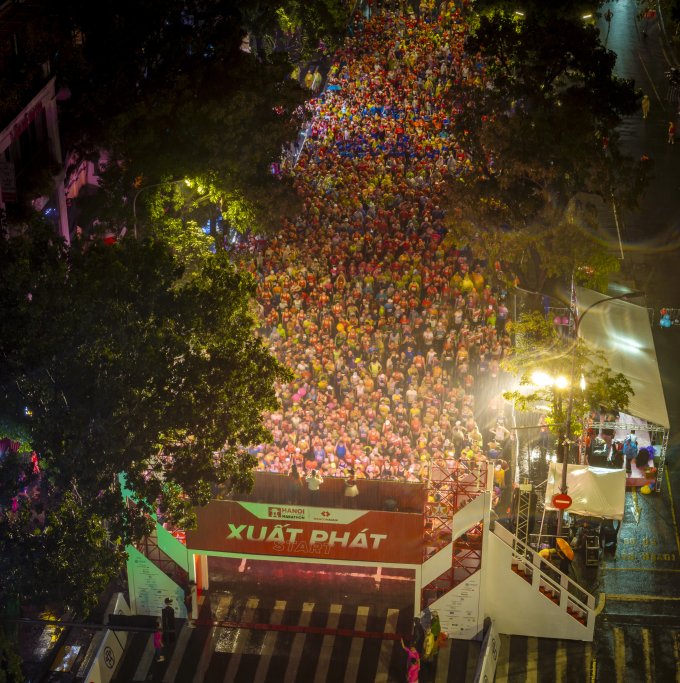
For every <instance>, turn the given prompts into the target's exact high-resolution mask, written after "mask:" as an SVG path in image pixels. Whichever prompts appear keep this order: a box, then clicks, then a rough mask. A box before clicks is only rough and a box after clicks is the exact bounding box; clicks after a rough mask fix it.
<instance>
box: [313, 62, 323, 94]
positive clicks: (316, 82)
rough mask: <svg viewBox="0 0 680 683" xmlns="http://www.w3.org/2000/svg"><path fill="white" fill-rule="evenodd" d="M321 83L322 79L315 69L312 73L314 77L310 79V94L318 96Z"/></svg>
mask: <svg viewBox="0 0 680 683" xmlns="http://www.w3.org/2000/svg"><path fill="white" fill-rule="evenodd" d="M322 81H323V77H322V76H321V73H320V72H319V69H318V67H317V69H316V71H315V72H314V76H313V77H312V92H313V93H314V94H315V95H316V94H318V92H319V90H321V83H322Z"/></svg>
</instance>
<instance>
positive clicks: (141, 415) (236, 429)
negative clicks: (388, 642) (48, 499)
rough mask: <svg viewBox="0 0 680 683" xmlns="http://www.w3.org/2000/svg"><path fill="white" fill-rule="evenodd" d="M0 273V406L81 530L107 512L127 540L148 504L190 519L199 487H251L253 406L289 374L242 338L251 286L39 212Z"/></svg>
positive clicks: (259, 427)
mask: <svg viewBox="0 0 680 683" xmlns="http://www.w3.org/2000/svg"><path fill="white" fill-rule="evenodd" d="M0 272H1V275H0V278H1V279H2V283H1V285H0V311H2V318H3V320H4V321H5V323H4V327H3V335H2V339H1V340H0V383H1V386H2V388H3V392H2V398H1V401H0V412H2V414H3V415H6V416H7V420H8V421H9V422H11V423H12V424H16V425H18V426H19V427H21V428H22V429H23V430H24V432H25V433H26V434H27V435H28V438H29V441H30V444H31V446H32V448H33V449H35V451H36V452H37V454H38V456H39V458H40V467H41V469H42V470H43V473H44V475H45V476H46V477H47V478H48V480H49V482H50V485H51V486H53V487H54V490H55V491H56V492H57V493H56V497H55V501H56V502H55V505H57V504H60V505H61V504H63V505H66V504H67V501H66V499H64V497H63V496H64V495H66V494H69V495H72V496H73V497H74V500H75V501H76V502H77V504H78V505H79V506H81V507H82V508H83V510H84V511H85V512H86V514H85V516H84V517H83V519H82V520H81V521H82V524H86V520H89V519H90V518H96V519H108V520H112V526H111V532H112V535H113V537H114V538H120V539H121V540H122V541H123V542H125V543H127V542H129V541H130V540H131V539H133V538H138V537H139V536H140V535H141V534H142V533H144V531H145V529H146V526H147V523H146V517H145V515H148V514H152V513H155V512H156V509H157V508H158V507H159V505H160V509H161V511H163V512H164V513H165V514H166V515H167V517H168V518H169V519H170V520H172V521H174V522H175V523H176V524H177V525H178V526H181V527H184V528H190V527H191V525H192V523H193V517H192V515H191V513H190V510H191V508H192V507H194V506H196V505H199V504H205V503H206V502H207V501H208V500H209V497H210V483H211V482H218V483H222V484H227V485H229V486H231V487H234V488H236V489H238V490H242V491H247V490H249V489H250V488H251V486H252V481H253V475H252V471H251V470H252V468H253V466H254V465H255V460H254V458H253V457H252V456H251V455H249V454H248V452H247V450H245V448H246V447H247V446H248V445H249V444H252V443H261V442H263V441H267V440H269V439H270V438H271V437H270V435H269V433H268V432H267V431H266V429H265V428H264V426H263V424H262V418H261V416H262V413H263V411H265V410H274V409H276V407H277V406H278V401H277V399H276V395H275V392H274V388H273V383H274V381H275V380H276V379H277V378H280V379H285V378H288V377H289V372H288V371H287V370H286V369H285V368H283V366H281V365H280V364H279V363H278V362H277V361H276V360H275V359H274V358H273V357H272V356H271V355H270V354H269V352H268V351H267V348H266V347H265V346H264V344H263V342H262V340H261V339H259V338H258V337H257V336H255V335H254V321H253V318H252V317H251V314H250V309H249V306H250V300H251V297H252V296H253V294H254V292H255V286H256V285H255V281H254V279H253V278H252V276H251V275H250V274H249V273H248V272H242V271H237V270H236V269H235V268H234V267H233V266H232V265H231V263H230V262H229V260H228V257H227V255H226V253H224V252H218V253H217V254H215V255H211V256H209V257H208V258H206V259H204V260H203V261H202V262H201V265H200V268H198V269H197V270H196V271H195V272H194V273H193V274H191V275H188V276H187V275H186V274H185V272H184V269H183V267H182V266H180V265H178V261H177V257H176V256H175V255H173V254H172V253H171V252H170V250H169V249H168V248H167V244H166V243H164V242H163V241H158V242H155V243H154V242H153V241H151V240H145V241H141V242H140V241H137V240H135V239H134V238H127V237H126V238H124V239H123V240H122V241H121V242H120V243H119V244H114V245H110V246H109V245H106V244H104V243H102V242H95V243H92V244H89V245H84V244H83V243H81V242H80V241H75V242H74V243H73V244H72V245H71V246H70V247H67V246H65V244H64V243H62V242H61V241H60V240H58V239H56V238H55V236H54V234H53V232H52V229H51V227H50V226H48V225H45V224H44V223H42V222H36V223H35V224H34V225H33V227H32V230H31V233H30V236H29V237H27V236H21V237H14V238H11V239H6V238H4V239H1V240H0ZM13 474H14V473H12V476H9V474H8V473H7V472H6V471H4V470H3V471H0V493H1V494H2V498H3V502H6V501H7V500H8V497H12V496H16V494H17V492H18V490H19V489H20V488H23V487H24V486H25V483H24V482H20V481H18V479H17V478H16V477H15V476H13ZM119 474H122V475H123V481H124V483H125V485H126V488H127V489H129V490H130V491H131V492H132V493H133V495H134V497H135V498H136V500H137V503H138V505H137V507H136V508H134V509H127V508H124V504H123V499H122V496H121V485H120V483H119V477H118V475H119ZM68 504H69V505H72V503H68ZM5 509H7V508H5ZM55 510H56V512H55V514H57V515H59V514H60V513H59V512H58V510H57V508H56V507H55ZM60 519H61V517H60ZM12 524H14V525H15V526H16V523H14V522H9V521H7V522H6V526H5V528H4V532H6V533H9V531H8V528H9V527H8V526H7V525H10V526H11V525H12ZM55 524H56V522H55ZM87 524H89V522H87ZM79 528H81V529H82V533H83V534H85V533H86V532H87V533H93V532H92V529H89V530H88V527H84V528H83V527H79ZM67 530H68V528H67ZM0 531H3V530H0ZM79 533H80V531H79ZM5 538H7V537H6V536H5ZM27 570H28V571H31V570H30V567H29V568H27ZM74 580H75V579H74Z"/></svg>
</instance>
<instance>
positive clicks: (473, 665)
mask: <svg viewBox="0 0 680 683" xmlns="http://www.w3.org/2000/svg"><path fill="white" fill-rule="evenodd" d="M481 650H482V644H481V643H480V642H479V641H478V640H471V641H470V644H469V645H468V658H467V666H466V670H465V683H473V681H474V680H475V674H476V673H477V662H478V660H479V653H480V652H481Z"/></svg>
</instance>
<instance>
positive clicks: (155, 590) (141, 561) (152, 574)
mask: <svg viewBox="0 0 680 683" xmlns="http://www.w3.org/2000/svg"><path fill="white" fill-rule="evenodd" d="M126 551H127V553H128V557H129V559H128V563H127V566H128V579H129V583H130V603H131V604H130V607H131V608H132V609H131V611H132V613H133V614H148V615H149V616H152V617H158V618H159V619H160V617H161V611H162V609H163V607H164V605H165V598H172V601H173V602H172V606H173V607H174V608H175V616H176V617H178V618H180V619H184V618H186V616H187V610H186V607H185V605H184V589H183V588H182V587H181V586H178V585H177V584H176V583H175V582H174V581H173V580H172V579H171V578H170V577H169V576H168V575H167V574H165V573H164V572H163V571H161V570H160V569H159V568H158V567H157V566H156V565H155V564H153V562H151V560H149V559H147V558H146V557H144V555H142V553H140V552H139V550H137V548H135V547H134V546H131V545H130V546H128V547H127V548H126Z"/></svg>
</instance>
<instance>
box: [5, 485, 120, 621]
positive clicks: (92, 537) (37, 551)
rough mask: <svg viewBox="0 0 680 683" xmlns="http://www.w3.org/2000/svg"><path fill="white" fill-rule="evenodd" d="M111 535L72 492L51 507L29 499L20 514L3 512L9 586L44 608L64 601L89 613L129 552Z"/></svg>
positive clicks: (82, 613)
mask: <svg viewBox="0 0 680 683" xmlns="http://www.w3.org/2000/svg"><path fill="white" fill-rule="evenodd" d="M39 505H41V504H39ZM41 514H44V517H45V522H44V524H42V523H41V522H40V517H39V515H41ZM106 537H107V531H106V529H105V528H104V526H103V525H102V520H101V519H99V518H98V517H96V516H92V514H91V513H90V511H89V510H88V509H87V508H86V507H85V506H83V505H81V504H79V503H78V501H77V499H76V497H75V495H74V494H72V493H66V494H64V495H62V496H61V497H60V499H59V500H58V501H55V504H54V507H53V508H51V509H49V510H47V511H44V510H42V509H41V508H38V509H36V506H33V507H32V506H31V504H30V503H29V502H25V503H23V505H22V506H21V507H20V508H19V510H18V511H17V512H16V513H15V514H11V513H5V514H4V515H3V516H2V517H0V547H1V548H2V552H1V553H0V572H1V573H2V577H3V587H4V590H5V591H6V592H8V593H9V594H10V595H12V596H15V597H16V598H18V599H19V600H21V602H22V603H23V604H30V605H37V606H38V608H39V609H42V608H44V607H45V606H46V605H47V604H49V603H55V602H61V603H63V604H65V605H67V606H68V607H70V608H71V609H73V610H75V611H76V612H77V613H78V614H79V615H80V616H81V617H85V616H87V614H88V613H89V611H90V610H91V609H92V608H93V607H94V606H95V605H96V604H97V600H98V599H99V596H100V595H101V594H102V592H103V591H104V589H105V588H106V586H107V584H108V583H109V582H110V581H111V580H112V579H113V578H114V577H115V576H116V574H117V573H118V571H119V570H120V569H121V567H122V566H123V565H124V563H125V559H126V557H127V556H126V554H125V553H123V552H119V551H118V550H117V549H115V548H114V547H109V546H107V544H106Z"/></svg>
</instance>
